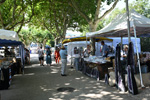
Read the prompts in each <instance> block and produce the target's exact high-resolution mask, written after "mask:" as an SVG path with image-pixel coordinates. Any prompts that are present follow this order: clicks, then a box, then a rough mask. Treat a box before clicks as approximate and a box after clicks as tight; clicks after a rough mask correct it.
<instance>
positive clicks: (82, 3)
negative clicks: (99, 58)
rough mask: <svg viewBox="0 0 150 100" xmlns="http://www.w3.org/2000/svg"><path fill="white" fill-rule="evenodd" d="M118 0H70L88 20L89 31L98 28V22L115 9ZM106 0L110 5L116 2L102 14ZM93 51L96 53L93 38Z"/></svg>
mask: <svg viewBox="0 0 150 100" xmlns="http://www.w3.org/2000/svg"><path fill="white" fill-rule="evenodd" d="M118 1H119V0H70V5H71V6H72V7H73V8H74V9H75V10H76V11H77V13H78V14H80V16H82V17H83V18H84V19H85V20H86V21H87V23H88V24H89V31H90V32H94V31H96V29H97V26H98V23H99V22H100V21H101V20H102V19H103V18H104V17H105V16H106V15H107V14H109V13H110V12H111V11H112V10H113V9H114V7H115V6H116V4H117V3H118ZM105 2H107V4H108V5H110V4H111V3H112V2H114V3H113V4H112V6H111V7H110V8H109V9H108V10H106V11H105V13H104V14H101V11H102V8H103V3H105ZM89 5H90V6H89ZM100 14H101V15H100ZM92 51H93V52H92V55H95V41H94V39H92Z"/></svg>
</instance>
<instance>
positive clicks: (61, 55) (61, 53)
mask: <svg viewBox="0 0 150 100" xmlns="http://www.w3.org/2000/svg"><path fill="white" fill-rule="evenodd" d="M111 51H112V48H111V47H109V46H107V45H106V44H105V42H104V41H101V47H100V51H99V52H100V53H101V56H103V57H107V56H108V54H109V52H111ZM127 51H128V46H127V45H125V46H124V49H123V51H122V53H121V57H122V58H123V59H125V58H126V57H127ZM72 52H73V54H74V56H73V57H74V67H75V69H76V70H79V67H78V66H79V58H80V57H84V58H86V57H89V56H90V55H91V46H90V45H87V48H85V49H83V48H82V47H81V48H78V47H75V48H74V49H73V51H72ZM45 54H46V64H47V65H48V66H51V64H52V56H51V54H52V51H51V49H50V48H47V49H46V53H45ZM38 55H39V62H40V65H41V66H44V51H43V49H42V47H40V49H39V50H38ZM54 59H55V62H56V64H59V63H60V60H61V76H66V66H67V50H66V48H65V47H64V46H63V45H62V46H61V47H60V48H59V47H55V51H54ZM124 61H125V60H124Z"/></svg>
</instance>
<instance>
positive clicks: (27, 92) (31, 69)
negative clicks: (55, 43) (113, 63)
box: [0, 54, 150, 100]
mask: <svg viewBox="0 0 150 100" xmlns="http://www.w3.org/2000/svg"><path fill="white" fill-rule="evenodd" d="M38 63H39V62H38V56H37V54H32V55H31V65H28V66H25V73H24V75H22V74H17V75H15V76H13V77H12V84H11V86H10V88H9V89H8V90H0V94H1V95H0V96H1V97H0V99H1V100H150V89H149V87H147V88H146V89H139V94H138V95H131V94H129V93H128V92H125V93H122V92H120V91H119V90H117V89H116V88H115V87H110V86H108V85H106V84H105V83H104V81H103V80H101V81H96V79H93V78H90V77H88V76H86V75H84V74H82V73H81V72H80V71H75V70H74V69H71V68H70V66H68V67H67V69H68V74H67V76H61V75H60V67H61V65H60V64H55V62H54V61H53V62H52V66H46V65H45V66H39V64H38ZM59 88H67V89H68V88H69V89H70V91H66V90H65V89H59ZM57 90H62V91H63V92H60V91H57Z"/></svg>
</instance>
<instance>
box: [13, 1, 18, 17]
mask: <svg viewBox="0 0 150 100" xmlns="http://www.w3.org/2000/svg"><path fill="white" fill-rule="evenodd" d="M13 3H14V6H13V11H12V17H13V20H15V11H16V8H17V4H16V0H14V2H13Z"/></svg>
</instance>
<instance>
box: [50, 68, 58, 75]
mask: <svg viewBox="0 0 150 100" xmlns="http://www.w3.org/2000/svg"><path fill="white" fill-rule="evenodd" d="M51 70H52V71H51V73H52V74H54V73H58V72H59V70H58V69H51Z"/></svg>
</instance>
